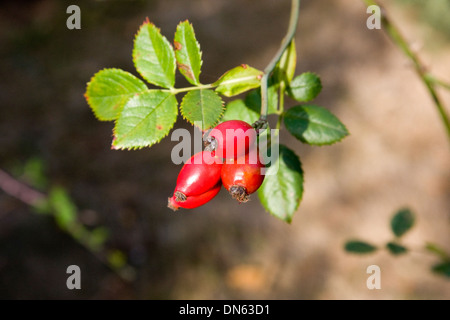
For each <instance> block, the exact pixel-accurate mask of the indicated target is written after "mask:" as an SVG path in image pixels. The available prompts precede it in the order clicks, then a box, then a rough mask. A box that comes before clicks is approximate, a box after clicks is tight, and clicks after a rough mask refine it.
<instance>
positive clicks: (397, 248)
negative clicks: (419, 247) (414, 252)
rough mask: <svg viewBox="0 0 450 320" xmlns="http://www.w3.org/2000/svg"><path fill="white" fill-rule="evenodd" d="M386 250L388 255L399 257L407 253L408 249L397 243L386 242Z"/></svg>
mask: <svg viewBox="0 0 450 320" xmlns="http://www.w3.org/2000/svg"><path fill="white" fill-rule="evenodd" d="M386 248H387V249H388V250H389V252H390V253H392V254H393V255H400V254H404V253H406V252H408V249H407V248H406V247H404V246H402V245H400V244H398V243H395V242H388V243H387V244H386Z"/></svg>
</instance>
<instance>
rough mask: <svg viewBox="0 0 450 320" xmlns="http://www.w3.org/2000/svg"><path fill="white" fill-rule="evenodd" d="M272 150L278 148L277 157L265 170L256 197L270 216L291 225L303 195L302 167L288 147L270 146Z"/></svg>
mask: <svg viewBox="0 0 450 320" xmlns="http://www.w3.org/2000/svg"><path fill="white" fill-rule="evenodd" d="M273 148H279V157H278V158H277V159H276V161H275V162H274V163H271V165H270V167H268V168H267V171H266V175H265V177H264V182H263V184H262V185H261V187H260V188H259V189H258V197H259V199H260V201H261V203H262V205H263V206H264V208H265V209H266V210H267V211H269V212H270V214H272V215H273V216H275V217H277V218H279V219H281V220H283V221H286V222H287V223H291V221H292V217H293V215H294V213H295V211H296V210H297V208H298V206H299V204H300V201H301V199H302V195H303V170H302V165H301V162H300V159H299V158H298V157H297V155H296V154H295V153H294V151H292V150H291V149H289V148H288V147H285V146H284V145H272V149H273ZM273 152H274V151H273V150H272V154H273Z"/></svg>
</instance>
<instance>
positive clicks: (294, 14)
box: [259, 0, 300, 121]
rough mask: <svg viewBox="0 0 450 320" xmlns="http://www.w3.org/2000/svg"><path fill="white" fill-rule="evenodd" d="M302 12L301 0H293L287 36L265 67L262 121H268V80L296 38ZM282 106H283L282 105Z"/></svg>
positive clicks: (262, 85)
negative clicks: (299, 16)
mask: <svg viewBox="0 0 450 320" xmlns="http://www.w3.org/2000/svg"><path fill="white" fill-rule="evenodd" d="M299 12H300V0H292V5H291V16H290V19H289V27H288V31H287V33H286V36H285V37H284V39H283V41H282V43H281V46H280V48H279V49H278V51H277V53H276V54H275V56H274V57H273V58H272V60H271V61H270V63H269V64H268V65H267V67H266V68H265V69H264V75H263V77H262V78H261V116H260V118H259V119H260V121H267V112H268V93H267V90H268V86H269V84H268V82H269V77H270V74H271V73H272V72H273V70H274V69H275V66H276V65H277V63H278V61H280V59H281V56H282V55H283V53H284V51H285V50H286V48H287V47H288V46H289V44H290V43H291V41H292V39H293V38H294V35H295V31H296V29H297V23H298V15H299ZM281 108H282V106H281Z"/></svg>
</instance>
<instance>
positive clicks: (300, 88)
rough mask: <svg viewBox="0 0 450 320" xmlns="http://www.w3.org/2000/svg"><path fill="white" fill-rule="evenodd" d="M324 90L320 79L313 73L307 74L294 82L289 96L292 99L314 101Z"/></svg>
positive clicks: (289, 89) (303, 74)
mask: <svg viewBox="0 0 450 320" xmlns="http://www.w3.org/2000/svg"><path fill="white" fill-rule="evenodd" d="M321 90H322V83H321V82H320V78H319V77H318V76H317V75H315V74H314V73H312V72H305V73H302V74H301V75H299V76H297V77H295V78H294V80H292V82H291V83H290V85H289V87H288V94H289V96H290V97H291V98H292V99H295V100H297V101H300V102H306V101H310V100H312V99H314V98H315V97H317V95H318V94H319V93H320V91H321Z"/></svg>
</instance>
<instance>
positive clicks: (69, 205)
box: [49, 187, 77, 230]
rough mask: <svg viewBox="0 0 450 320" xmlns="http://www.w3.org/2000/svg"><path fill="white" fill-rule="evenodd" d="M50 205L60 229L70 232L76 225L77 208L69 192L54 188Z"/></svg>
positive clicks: (50, 196)
mask: <svg viewBox="0 0 450 320" xmlns="http://www.w3.org/2000/svg"><path fill="white" fill-rule="evenodd" d="M49 204H50V207H51V209H52V212H53V215H54V216H55V219H56V223H57V224H58V225H59V227H60V228H61V229H63V230H70V228H71V227H72V226H73V225H74V224H75V223H76V219H77V208H76V206H75V204H74V203H73V202H72V199H71V198H70V196H69V195H68V193H67V191H66V190H65V189H63V188H61V187H54V188H53V189H52V190H51V191H50V194H49Z"/></svg>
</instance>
